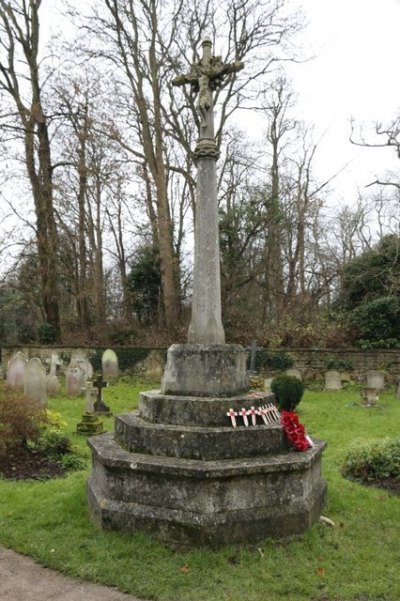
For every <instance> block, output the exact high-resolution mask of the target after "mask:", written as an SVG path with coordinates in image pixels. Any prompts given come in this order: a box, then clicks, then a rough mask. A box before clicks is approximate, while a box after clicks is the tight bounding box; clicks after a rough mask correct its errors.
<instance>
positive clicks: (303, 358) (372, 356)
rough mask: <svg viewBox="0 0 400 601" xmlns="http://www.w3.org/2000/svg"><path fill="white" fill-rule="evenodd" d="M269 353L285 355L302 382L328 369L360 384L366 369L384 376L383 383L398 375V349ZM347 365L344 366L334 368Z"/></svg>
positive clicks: (318, 376)
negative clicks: (335, 370)
mask: <svg viewBox="0 0 400 601" xmlns="http://www.w3.org/2000/svg"><path fill="white" fill-rule="evenodd" d="M268 352H271V354H278V353H285V354H286V355H289V356H290V357H291V358H292V359H293V367H294V368H296V369H299V370H300V371H301V373H302V375H303V379H304V380H305V381H310V380H315V379H319V378H321V379H322V378H323V376H324V373H325V372H326V371H327V370H328V369H337V370H338V371H340V372H348V373H349V374H350V375H351V377H352V379H354V380H358V381H362V380H364V378H365V374H366V373H367V371H369V370H378V371H382V372H384V373H385V377H386V380H387V382H389V383H395V382H396V379H397V378H398V377H399V376H400V350H384V349H382V350H373V351H360V350H354V349H275V350H272V349H271V350H269V349H268ZM335 363H336V364H337V365H339V366H340V365H341V364H342V365H343V364H348V367H335Z"/></svg>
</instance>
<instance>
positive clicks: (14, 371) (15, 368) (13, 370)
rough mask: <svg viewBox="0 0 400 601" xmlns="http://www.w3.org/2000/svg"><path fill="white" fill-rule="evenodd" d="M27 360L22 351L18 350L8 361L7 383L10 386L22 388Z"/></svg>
mask: <svg viewBox="0 0 400 601" xmlns="http://www.w3.org/2000/svg"><path fill="white" fill-rule="evenodd" d="M27 365H28V360H27V358H26V357H25V355H24V354H23V353H21V352H20V351H18V352H17V353H15V354H14V355H13V356H12V357H11V359H10V360H9V362H8V366H7V384H8V385H9V386H11V387H12V388H23V387H24V378H25V371H26V367H27Z"/></svg>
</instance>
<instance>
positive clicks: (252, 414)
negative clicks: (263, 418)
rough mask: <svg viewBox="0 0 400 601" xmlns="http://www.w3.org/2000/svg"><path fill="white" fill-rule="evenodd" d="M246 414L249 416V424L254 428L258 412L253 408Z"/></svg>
mask: <svg viewBox="0 0 400 601" xmlns="http://www.w3.org/2000/svg"><path fill="white" fill-rule="evenodd" d="M248 414H249V415H251V423H252V424H253V426H255V425H256V420H257V415H260V411H259V410H258V409H256V408H255V407H250V411H248Z"/></svg>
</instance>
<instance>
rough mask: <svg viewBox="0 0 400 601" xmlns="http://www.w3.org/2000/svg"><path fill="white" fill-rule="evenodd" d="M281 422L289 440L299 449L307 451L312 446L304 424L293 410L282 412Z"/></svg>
mask: <svg viewBox="0 0 400 601" xmlns="http://www.w3.org/2000/svg"><path fill="white" fill-rule="evenodd" d="M281 424H282V426H283V429H284V430H285V433H286V436H287V438H288V440H289V442H290V443H291V444H292V445H293V446H294V447H295V448H296V450H297V451H306V450H307V449H308V448H309V447H311V442H310V438H309V437H308V436H307V435H306V433H305V430H304V426H303V424H301V423H300V422H299V418H298V417H297V415H296V414H295V413H294V412H293V411H285V410H283V411H282V412H281Z"/></svg>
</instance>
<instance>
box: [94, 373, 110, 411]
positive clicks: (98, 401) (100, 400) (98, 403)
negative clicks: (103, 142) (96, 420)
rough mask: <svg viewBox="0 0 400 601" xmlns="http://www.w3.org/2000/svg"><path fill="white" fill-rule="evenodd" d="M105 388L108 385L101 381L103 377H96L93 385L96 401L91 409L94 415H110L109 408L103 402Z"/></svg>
mask: <svg viewBox="0 0 400 601" xmlns="http://www.w3.org/2000/svg"><path fill="white" fill-rule="evenodd" d="M107 386H108V384H107V382H106V381H105V380H103V376H102V375H99V376H97V379H96V381H95V383H94V384H93V387H94V388H97V399H96V402H95V404H94V407H93V408H94V411H95V412H96V413H110V408H109V407H108V406H107V405H106V404H105V403H104V401H103V388H106V387H107Z"/></svg>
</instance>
